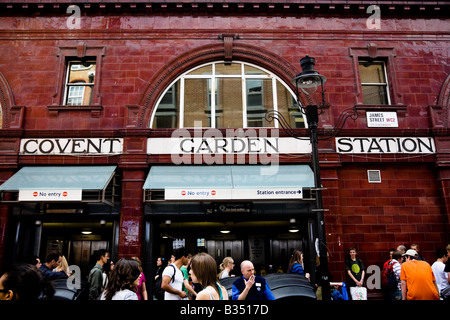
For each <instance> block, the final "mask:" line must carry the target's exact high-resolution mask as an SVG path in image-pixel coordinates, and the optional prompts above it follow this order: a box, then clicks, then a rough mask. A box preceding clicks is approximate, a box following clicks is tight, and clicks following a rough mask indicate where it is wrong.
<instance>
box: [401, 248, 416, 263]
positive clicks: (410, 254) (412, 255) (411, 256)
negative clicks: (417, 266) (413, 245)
mask: <svg viewBox="0 0 450 320" xmlns="http://www.w3.org/2000/svg"><path fill="white" fill-rule="evenodd" d="M417 256H418V254H417V251H416V250H413V249H408V251H406V253H404V254H403V257H404V258H405V260H406V261H411V260H416V259H417Z"/></svg>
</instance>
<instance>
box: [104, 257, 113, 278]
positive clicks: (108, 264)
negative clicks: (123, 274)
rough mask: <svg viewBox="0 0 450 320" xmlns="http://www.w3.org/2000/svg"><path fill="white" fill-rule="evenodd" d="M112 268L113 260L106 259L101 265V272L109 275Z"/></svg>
mask: <svg viewBox="0 0 450 320" xmlns="http://www.w3.org/2000/svg"><path fill="white" fill-rule="evenodd" d="M113 269H114V261H112V260H111V259H108V261H106V263H105V264H104V265H103V272H104V273H106V274H107V275H109V274H110V273H111V271H113Z"/></svg>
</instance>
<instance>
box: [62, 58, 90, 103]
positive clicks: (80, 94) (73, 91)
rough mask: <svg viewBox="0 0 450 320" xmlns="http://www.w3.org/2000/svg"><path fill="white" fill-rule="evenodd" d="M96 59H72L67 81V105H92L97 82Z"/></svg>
mask: <svg viewBox="0 0 450 320" xmlns="http://www.w3.org/2000/svg"><path fill="white" fill-rule="evenodd" d="M95 67H96V65H95V61H87V62H81V61H70V62H69V64H68V75H67V83H66V102H65V104H66V105H69V106H81V105H84V106H86V105H91V104H92V98H93V91H94V82H95Z"/></svg>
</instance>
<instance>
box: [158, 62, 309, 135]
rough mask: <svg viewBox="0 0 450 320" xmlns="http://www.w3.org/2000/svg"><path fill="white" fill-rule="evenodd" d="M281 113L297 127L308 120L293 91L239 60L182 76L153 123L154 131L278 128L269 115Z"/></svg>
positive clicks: (168, 91)
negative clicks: (269, 120)
mask: <svg viewBox="0 0 450 320" xmlns="http://www.w3.org/2000/svg"><path fill="white" fill-rule="evenodd" d="M268 110H277V111H279V112H281V113H282V114H283V115H284V117H285V118H286V120H287V121H288V122H289V124H290V125H291V127H293V128H304V127H305V120H304V117H303V114H302V113H301V112H300V109H299V107H298V105H297V103H296V100H295V97H294V95H293V93H292V92H291V90H290V89H289V88H288V87H287V86H286V85H285V84H284V83H283V82H282V81H281V80H280V79H279V78H278V77H277V76H275V75H274V74H272V73H271V72H269V71H267V70H264V69H262V68H259V67H257V66H254V65H251V64H248V63H244V62H235V63H231V64H225V63H223V62H214V63H208V64H205V65H201V66H199V67H196V68H194V69H192V70H190V71H188V72H186V73H184V74H183V75H181V76H180V77H178V78H177V79H176V80H175V81H174V82H173V83H172V84H171V85H169V87H168V88H167V89H166V90H165V91H164V93H163V94H162V96H161V97H160V98H159V100H158V102H157V106H156V108H155V111H154V113H153V115H152V118H151V120H150V127H151V128H155V129H157V128H187V127H195V126H197V125H198V124H199V121H201V125H202V126H203V127H211V128H248V127H278V123H277V122H276V121H273V122H268V121H267V120H266V119H265V115H266V111H268Z"/></svg>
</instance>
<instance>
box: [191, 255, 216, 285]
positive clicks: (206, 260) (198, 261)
mask: <svg viewBox="0 0 450 320" xmlns="http://www.w3.org/2000/svg"><path fill="white" fill-rule="evenodd" d="M189 273H190V274H191V277H192V281H193V282H194V283H200V284H201V285H202V287H206V286H210V285H214V284H215V283H216V281H217V264H216V260H214V258H213V257H212V256H210V255H209V254H207V253H204V252H201V253H197V254H196V255H195V256H193V257H192V260H191V270H190V271H189ZM214 286H215V285H214Z"/></svg>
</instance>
